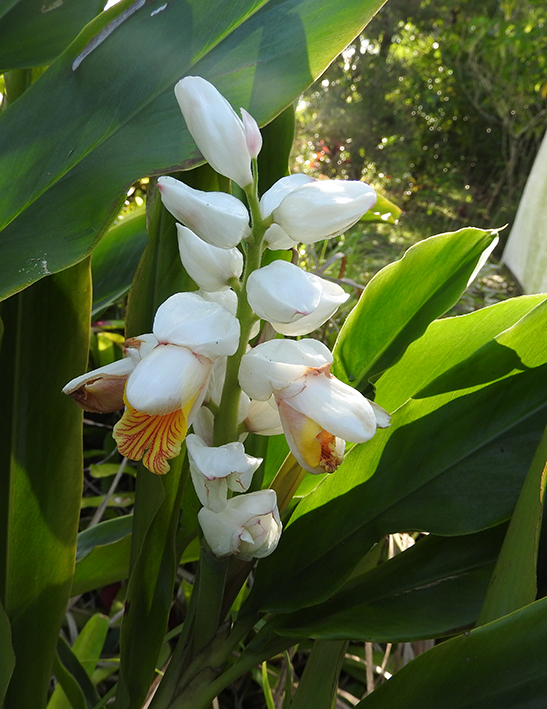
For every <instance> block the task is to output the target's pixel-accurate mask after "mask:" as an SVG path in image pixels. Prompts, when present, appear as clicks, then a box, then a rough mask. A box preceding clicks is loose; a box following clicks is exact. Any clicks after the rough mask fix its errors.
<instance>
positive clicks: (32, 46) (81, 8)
mask: <svg viewBox="0 0 547 709" xmlns="http://www.w3.org/2000/svg"><path fill="white" fill-rule="evenodd" d="M104 4H105V3H104V2H103V0H64V1H63V2H58V0H49V1H48V2H43V0H15V2H9V3H6V2H4V8H2V9H0V16H1V18H2V21H1V22H0V73H3V72H4V71H6V70H8V69H17V68H21V69H22V68H24V67H32V66H44V65H45V64H50V63H51V62H52V61H53V60H54V59H55V57H56V56H57V55H58V54H60V53H61V52H62V51H63V49H65V47H67V46H68V45H69V44H70V42H72V40H73V39H74V37H76V35H77V34H78V32H79V31H80V30H81V29H82V27H83V26H84V25H86V24H87V23H88V22H90V21H91V20H92V19H93V18H94V17H95V16H96V15H97V14H98V13H99V12H101V10H102V9H103V7H104ZM10 6H11V7H10Z"/></svg>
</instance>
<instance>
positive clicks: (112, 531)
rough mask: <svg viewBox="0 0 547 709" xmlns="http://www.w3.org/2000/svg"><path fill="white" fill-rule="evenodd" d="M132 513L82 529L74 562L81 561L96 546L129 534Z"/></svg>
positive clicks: (110, 542)
mask: <svg viewBox="0 0 547 709" xmlns="http://www.w3.org/2000/svg"><path fill="white" fill-rule="evenodd" d="M132 525H133V515H124V516H123V517H116V518H115V519H109V520H106V521H105V522H100V523H99V524H96V525H95V526H94V527H91V528H90V529H84V531H83V532H80V534H78V551H77V552H76V562H79V561H81V560H82V559H83V558H84V557H86V556H87V555H88V554H89V553H90V552H92V551H93V549H95V547H97V546H104V545H106V544H113V543H115V542H118V541H120V539H123V538H124V537H126V536H127V535H128V534H131V529H132Z"/></svg>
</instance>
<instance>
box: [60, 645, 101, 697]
mask: <svg viewBox="0 0 547 709" xmlns="http://www.w3.org/2000/svg"><path fill="white" fill-rule="evenodd" d="M57 657H58V658H59V663H57V665H56V671H59V665H62V667H63V668H64V670H66V673H68V675H69V676H70V677H71V678H72V680H73V681H74V682H75V683H76V686H77V687H78V689H79V690H80V692H81V696H83V697H84V701H85V706H87V707H88V709H92V707H94V706H95V705H96V704H97V702H99V701H100V697H99V695H98V694H97V690H96V689H95V687H94V686H93V683H92V682H91V680H90V678H89V676H88V674H87V672H86V671H85V669H84V667H83V666H82V664H81V662H80V660H79V659H78V657H77V656H76V654H75V652H73V650H72V648H71V647H70V645H69V644H68V643H67V641H66V640H65V639H64V638H63V637H62V636H60V637H59V642H58V643H57ZM66 673H64V672H60V673H59V674H60V677H62V678H63V679H60V678H58V679H59V682H60V683H61V686H62V687H63V690H64V691H65V692H66V695H67V697H68V698H69V699H70V703H71V704H72V701H73V700H72V697H78V699H77V702H78V706H80V704H81V701H80V693H79V692H77V691H76V687H75V686H74V684H73V682H70V681H67V679H68V678H67V674H66ZM65 687H66V689H65ZM67 690H68V691H67Z"/></svg>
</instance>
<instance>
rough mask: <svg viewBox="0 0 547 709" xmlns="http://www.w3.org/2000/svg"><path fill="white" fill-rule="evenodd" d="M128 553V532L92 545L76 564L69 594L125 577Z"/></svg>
mask: <svg viewBox="0 0 547 709" xmlns="http://www.w3.org/2000/svg"><path fill="white" fill-rule="evenodd" d="M97 526H99V525H97ZM130 554H131V535H130V534H128V535H126V536H123V537H121V539H119V540H118V541H113V542H111V543H110V544H104V545H98V546H96V547H94V548H93V549H92V550H91V551H90V552H89V554H87V555H86V556H85V557H83V558H82V559H81V560H80V561H79V562H78V563H77V564H76V569H75V572H74V579H73V581H72V590H71V592H70V595H71V596H79V595H80V594H82V593H87V592H88V591H93V590H94V589H96V588H102V587H103V586H108V585H109V584H111V583H116V582H118V581H123V580H124V579H126V578H127V577H128V576H129V557H130Z"/></svg>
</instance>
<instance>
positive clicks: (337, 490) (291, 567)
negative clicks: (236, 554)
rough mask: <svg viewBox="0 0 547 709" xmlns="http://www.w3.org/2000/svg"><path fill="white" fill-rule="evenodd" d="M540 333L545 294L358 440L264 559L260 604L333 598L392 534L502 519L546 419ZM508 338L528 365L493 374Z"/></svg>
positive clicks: (546, 362)
mask: <svg viewBox="0 0 547 709" xmlns="http://www.w3.org/2000/svg"><path fill="white" fill-rule="evenodd" d="M545 328H547V301H546V302H544V303H542V304H540V305H538V306H537V307H536V308H535V309H533V310H532V311H531V312H530V313H528V315H526V316H525V317H524V318H522V319H521V320H519V321H518V322H517V323H516V324H515V325H514V326H513V327H512V328H510V329H509V330H507V331H505V332H504V333H502V334H501V335H500V336H499V338H498V339H497V340H496V339H494V340H491V341H490V342H489V343H487V344H486V345H484V346H482V347H481V348H480V349H479V350H477V351H476V352H475V353H473V354H472V355H470V356H469V357H467V359H466V360H465V361H464V363H462V364H461V365H460V364H457V365H455V367H453V368H452V369H450V370H448V372H447V373H446V375H441V376H440V377H439V378H438V379H437V380H436V381H437V382H441V381H444V382H445V383H446V384H448V382H450V384H451V386H450V390H447V389H446V386H443V387H442V393H441V392H439V393H436V394H435V395H434V396H433V395H432V396H429V397H427V398H421V399H416V400H413V399H411V400H409V401H408V402H407V403H406V404H404V405H403V406H401V407H400V408H399V409H397V411H396V412H394V414H393V417H392V424H391V427H390V428H389V429H386V430H382V431H378V432H377V433H376V435H375V437H374V438H373V439H372V440H371V441H369V442H367V443H363V444H361V445H358V446H355V447H354V448H353V450H352V451H351V452H350V453H349V454H348V455H347V457H346V460H345V461H344V463H343V464H342V466H341V467H340V468H339V470H338V471H337V472H336V474H334V475H331V476H329V477H327V478H326V479H325V480H324V481H323V482H322V483H321V484H320V485H319V486H318V487H317V488H316V489H315V490H314V491H313V492H312V493H311V494H310V495H309V496H308V497H307V498H305V499H304V500H303V501H302V502H301V503H300V505H299V506H298V507H297V509H296V511H295V514H294V515H293V517H292V518H291V521H290V523H289V525H288V526H287V528H286V529H285V531H284V532H283V535H282V537H281V541H280V544H279V547H278V549H277V550H276V553H275V555H273V556H272V557H269V558H268V559H265V560H263V561H261V562H260V564H259V566H258V570H257V575H256V582H255V586H254V588H253V592H252V594H251V597H253V596H254V602H255V603H260V604H261V605H262V607H263V608H266V609H268V610H277V611H280V610H281V611H290V610H296V609H297V608H300V607H302V606H307V605H312V604H314V603H317V602H319V601H321V600H324V599H326V598H327V597H328V596H329V595H330V594H331V593H332V592H333V591H334V590H335V589H336V588H338V587H339V586H340V585H341V584H342V582H343V581H344V578H345V577H346V576H347V575H348V573H349V572H350V571H351V569H352V568H353V566H355V564H356V563H357V562H358V560H359V559H360V558H361V557H362V556H363V555H364V554H365V553H366V552H367V551H368V549H369V548H370V546H371V545H372V543H373V542H375V541H376V540H378V539H379V538H380V537H381V536H383V535H384V534H386V533H389V532H396V531H404V530H424V531H429V532H431V533H434V534H441V535H460V534H471V533H473V532H476V531H479V530H481V529H485V528H487V527H489V526H492V525H495V524H497V523H499V522H500V521H502V520H504V519H507V518H508V517H509V516H510V514H511V512H512V510H513V507H514V505H515V502H516V500H517V497H518V494H519V492H520V488H521V486H522V482H523V479H524V477H525V475H526V472H527V470H528V467H529V465H530V462H531V459H532V456H533V451H534V450H535V448H536V446H537V444H538V441H539V439H540V437H541V435H542V433H543V429H544V426H545V414H546V410H547V394H546V392H547V351H546V350H545V348H544V347H542V343H543V341H544V340H543V339H541V337H539V338H538V335H537V333H541V332H543V333H544V332H545ZM508 343H510V346H511V352H513V355H512V356H511V363H519V362H520V363H521V364H520V365H518V366H517V368H516V369H514V370H511V371H509V370H508V369H506V370H505V371H504V370H501V369H500V368H497V371H496V366H495V362H496V357H497V354H498V353H499V352H500V351H503V348H504V347H505V348H506V349H509V344H508ZM431 356H432V358H434V352H432V354H431ZM465 363H467V366H465ZM490 366H492V367H493V368H492V376H491V378H490V379H491V380H490V381H489V380H488V378H487V376H486V375H487V372H488V371H489V367H490ZM518 367H520V368H518ZM453 372H455V373H457V375H458V376H457V378H456V374H455V373H454V375H453V376H451V373H453ZM500 375H502V376H500ZM443 377H444V378H445V379H444V380H443ZM498 377H499V378H498ZM474 378H475V379H474ZM479 379H480V380H481V381H480V383H479V381H478V380H479ZM470 382H471V383H472V385H471V386H470V385H469V384H470ZM439 386H440V385H439ZM431 393H432V392H431ZM303 550H305V552H304V551H303Z"/></svg>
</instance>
